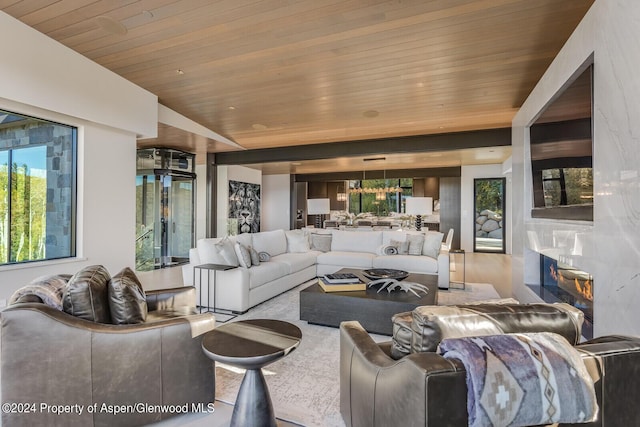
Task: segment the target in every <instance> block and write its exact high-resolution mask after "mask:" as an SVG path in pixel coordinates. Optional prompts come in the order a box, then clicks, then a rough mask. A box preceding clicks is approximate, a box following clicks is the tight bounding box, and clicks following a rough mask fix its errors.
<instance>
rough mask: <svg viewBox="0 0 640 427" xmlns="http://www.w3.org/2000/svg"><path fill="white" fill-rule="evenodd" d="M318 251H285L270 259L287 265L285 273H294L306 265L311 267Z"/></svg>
mask: <svg viewBox="0 0 640 427" xmlns="http://www.w3.org/2000/svg"><path fill="white" fill-rule="evenodd" d="M318 255H319V252H316V251H309V252H304V253H302V252H299V253H286V254H280V255H276V256H274V257H273V258H271V259H272V261H275V262H279V263H281V264H285V265H286V266H287V267H288V271H287V274H291V273H296V272H298V271H301V270H304V269H305V268H307V267H311V266H312V265H315V263H316V258H317V257H318Z"/></svg>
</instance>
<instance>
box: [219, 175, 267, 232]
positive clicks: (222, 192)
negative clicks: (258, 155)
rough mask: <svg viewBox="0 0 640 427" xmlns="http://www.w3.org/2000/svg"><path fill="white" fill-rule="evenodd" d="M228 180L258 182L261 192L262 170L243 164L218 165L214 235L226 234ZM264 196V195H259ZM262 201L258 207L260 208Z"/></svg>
mask: <svg viewBox="0 0 640 427" xmlns="http://www.w3.org/2000/svg"><path fill="white" fill-rule="evenodd" d="M229 181H240V182H248V183H250V184H260V185H261V187H260V192H261V194H262V172H261V171H259V170H257V169H252V168H247V167H244V166H218V174H217V182H216V188H217V193H218V196H217V198H218V206H217V216H218V219H217V227H216V235H215V236H214V237H222V236H226V235H227V218H228V216H229ZM261 197H262V198H264V196H261ZM262 206H263V205H262V203H261V206H260V209H261V210H262Z"/></svg>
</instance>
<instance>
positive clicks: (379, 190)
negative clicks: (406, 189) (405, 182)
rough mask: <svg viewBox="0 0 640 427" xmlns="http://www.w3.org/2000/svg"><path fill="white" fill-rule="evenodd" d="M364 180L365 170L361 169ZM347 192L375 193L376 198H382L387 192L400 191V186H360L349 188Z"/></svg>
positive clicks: (384, 178)
mask: <svg viewBox="0 0 640 427" xmlns="http://www.w3.org/2000/svg"><path fill="white" fill-rule="evenodd" d="M382 179H383V180H384V182H385V183H386V182H387V171H386V170H385V171H384V172H383V178H382ZM365 180H366V178H365V171H362V182H364V181H365ZM349 193H356V194H375V195H376V200H384V199H385V197H386V194H387V193H402V187H400V186H391V187H377V188H364V187H362V186H360V187H356V188H349Z"/></svg>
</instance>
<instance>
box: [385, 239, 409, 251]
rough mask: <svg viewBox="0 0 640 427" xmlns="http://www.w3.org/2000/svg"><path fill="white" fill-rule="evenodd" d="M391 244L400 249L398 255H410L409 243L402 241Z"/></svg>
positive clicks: (392, 241)
mask: <svg viewBox="0 0 640 427" xmlns="http://www.w3.org/2000/svg"><path fill="white" fill-rule="evenodd" d="M389 244H390V245H391V246H395V247H396V248H398V254H400V255H406V254H408V253H409V241H404V242H402V241H400V240H391V242H389Z"/></svg>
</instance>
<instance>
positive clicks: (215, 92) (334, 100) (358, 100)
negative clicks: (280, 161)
mask: <svg viewBox="0 0 640 427" xmlns="http://www.w3.org/2000/svg"><path fill="white" fill-rule="evenodd" d="M592 3H593V0H563V1H558V0H475V1H471V0H404V1H403V0H299V1H297V0H263V1H260V0H215V1H214V0H141V1H134V0H118V1H116V0H99V1H96V0H37V1H35V0H22V1H18V0H0V10H3V11H4V12H6V13H7V14H9V15H12V16H14V17H16V18H17V19H20V20H21V21H23V22H24V23H26V24H27V25H30V26H31V27H33V28H35V29H36V30H38V31H41V32H43V33H45V34H47V35H48V36H50V37H52V38H53V39H56V40H58V41H59V42H61V43H62V44H64V45H66V46H68V47H70V48H71V49H74V50H75V51H77V52H79V53H81V54H82V55H84V56H86V57H88V58H90V59H92V60H94V61H95V62H97V63H99V64H101V65H103V66H105V67H106V68H108V69H110V70H112V71H114V72H115V73H117V74H119V75H121V76H123V77H124V78H126V79H128V80H130V81H132V82H134V83H136V84H138V85H139V86H141V87H143V88H145V89H147V90H149V91H151V92H153V93H155V94H157V95H158V97H159V101H160V103H162V104H164V105H166V106H167V107H169V108H171V109H173V110H175V111H177V112H179V113H181V114H183V115H185V116H187V117H189V118H191V119H192V120H194V121H196V122H198V123H200V124H202V125H203V126H205V127H207V128H209V129H211V130H213V131H215V132H217V133H218V134H221V135H224V136H225V137H227V138H229V139H231V140H233V141H235V142H237V143H238V144H240V145H241V146H242V147H244V148H246V149H255V148H268V147H286V146H297V145H302V144H319V143H325V142H335V141H346V140H361V139H369V138H383V137H394V136H401V135H420V134H432V133H445V132H456V131H464V130H475V129H487V128H496V127H508V126H510V124H511V119H512V117H513V115H514V114H515V112H516V111H517V109H518V108H519V106H520V105H521V104H522V102H523V101H524V99H525V98H526V97H527V95H528V94H529V92H530V91H531V89H532V88H533V87H534V85H535V83H536V82H537V81H538V80H539V79H540V77H541V76H542V74H543V72H544V71H545V69H546V68H547V67H548V66H549V64H550V63H551V61H552V59H553V58H554V57H555V56H556V54H557V52H558V51H559V49H560V48H561V47H562V45H563V44H564V43H565V41H566V40H567V38H568V37H569V35H570V34H571V33H572V32H573V30H574V29H575V27H576V25H577V24H578V23H579V21H580V20H581V19H582V17H583V16H584V14H585V13H586V11H587V10H588V8H589V7H590V6H591V4H592ZM178 70H180V71H178ZM141 145H169V146H174V147H178V148H180V147H181V148H183V149H185V150H190V151H197V152H198V153H199V154H202V153H204V152H205V151H209V152H216V151H221V150H228V149H230V148H229V147H228V146H224V145H223V144H219V143H215V141H203V140H202V139H198V138H196V137H193V136H191V137H189V136H185V135H182V134H181V133H180V132H177V131H172V130H171V129H166V128H165V129H161V131H160V133H159V137H158V139H157V140H152V141H146V142H145V141H141ZM507 155H508V154H507Z"/></svg>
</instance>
